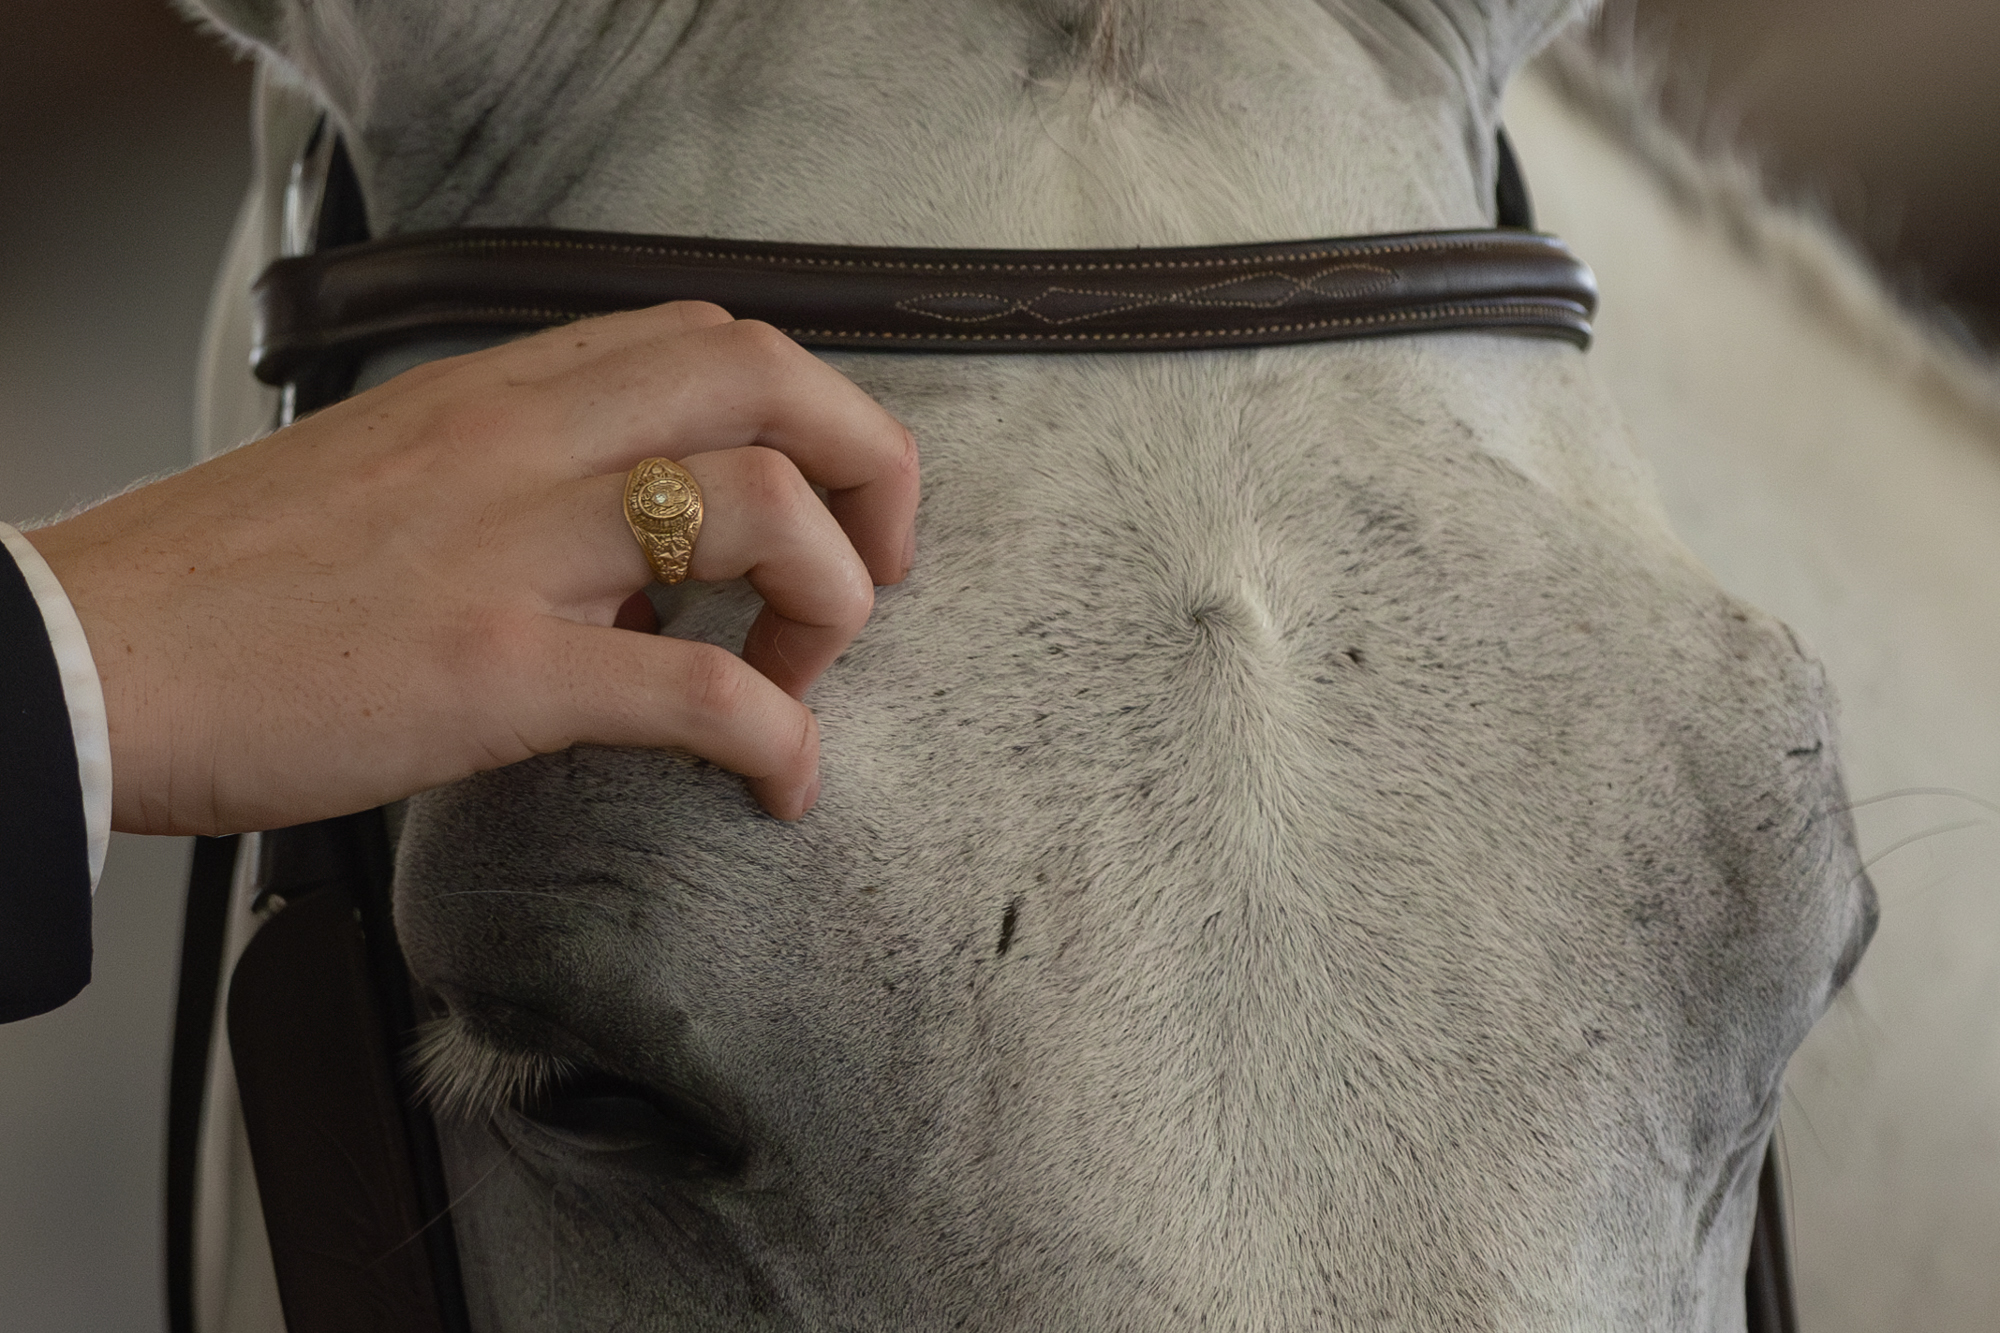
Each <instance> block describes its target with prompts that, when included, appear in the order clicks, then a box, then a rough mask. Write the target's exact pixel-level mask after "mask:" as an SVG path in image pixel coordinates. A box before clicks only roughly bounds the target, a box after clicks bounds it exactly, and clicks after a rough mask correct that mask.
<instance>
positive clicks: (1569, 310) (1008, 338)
mask: <svg viewBox="0 0 2000 1333" xmlns="http://www.w3.org/2000/svg"><path fill="white" fill-rule="evenodd" d="M607 313H609V312H607V311H601V310H541V309H535V308H531V307H527V306H486V307H483V308H479V309H471V310H444V311H430V312H426V319H425V321H424V322H426V323H438V324H452V323H458V324H478V323H482V322H494V323H500V322H512V321H515V320H532V321H536V322H539V323H545V324H548V325H551V326H553V325H557V324H571V323H575V322H576V321H578V320H582V319H594V318H596V317H597V316H599V315H602V314H607ZM1456 315H1513V316H1520V315H1539V316H1544V317H1546V318H1548V319H1550V320H1551V321H1555V322H1567V321H1572V320H1575V319H1578V318H1580V317H1582V316H1583V312H1582V310H1580V309H1579V308H1578V307H1576V306H1574V305H1569V304H1566V303H1562V302H1550V301H1532V300H1521V301H1499V302H1485V303H1481V304H1478V305H1432V306H1424V307H1422V308H1420V309H1414V310H1386V311H1381V312H1378V313H1376V314H1372V315H1352V316H1347V317H1344V318H1337V319H1320V320H1312V321H1309V322H1305V323H1294V324H1259V325H1254V326H1251V327H1247V328H1238V329H1163V330H1159V331H1157V332H1149V333H1058V332H1046V333H1045V332H1032V333H948V332H945V331H943V330H938V331H936V332H930V331H926V332H922V333H895V332H868V331H865V330H859V329H805V328H781V329H780V332H782V333H784V334H786V335H787V336H788V337H794V338H867V339H878V340H896V339H900V340H903V341H907V342H968V343H969V342H989V343H1006V342H1099V343H1107V342H1163V341H1171V340H1175V339H1187V338H1249V337H1255V336H1257V335H1259V334H1266V333H1305V332H1308V331H1310V330H1313V329H1339V328H1361V327H1365V326H1367V325H1370V324H1408V323H1414V322H1416V321H1418V320H1424V319H1436V318H1442V317H1450V316H1456Z"/></svg>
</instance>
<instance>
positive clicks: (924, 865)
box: [212, 0, 1874, 1333]
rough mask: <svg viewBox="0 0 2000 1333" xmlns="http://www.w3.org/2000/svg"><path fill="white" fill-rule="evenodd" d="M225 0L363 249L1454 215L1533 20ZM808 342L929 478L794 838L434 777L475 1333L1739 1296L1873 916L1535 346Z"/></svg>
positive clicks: (1388, 221)
mask: <svg viewBox="0 0 2000 1333" xmlns="http://www.w3.org/2000/svg"><path fill="white" fill-rule="evenodd" d="M212 8H213V10H214V16H215V17H216V19H217V20H218V21H219V22H221V23H223V24H225V25H227V26H229V27H230V28H231V29H232V30H234V31H236V32H237V33H238V34H239V35H240V36H242V37H243V38H245V39H246V40H249V41H252V42H256V43H259V44H261V45H263V46H264V47H265V48H266V49H267V51H269V52H270V53H271V54H272V56H273V58H274V59H277V60H280V61H282V62H283V63H284V64H286V65H287V66H289V67H290V68H291V69H293V70H295V71H296V72H297V73H298V75H299V77H301V78H303V79H304V80H306V81H307V82H308V83H309V84H311V85H312V86H313V87H314V88H315V89H316V91H317V93H318V95H319V96H320V97H322V98H323V99H324V101H325V102H326V104H327V105H328V106H329V107H330V108H331V109H332V110H333V112H334V114H335V115H336V116H337V117H338V118H339V120H340V122H341V124H342V126H343V128H344V129H345V131H346V132H347V133H348V134H349V136H350V138H351V140H352V142H353V143H354V144H355V146H356V156H357V161H358V164H359V167H360V170H361V172H362V175H363V179H364V183H365V185H366V188H367V191H368V195H369V201H370V207H371V212H372V215H373V219H374V222H375V224H376V227H377V229H378V230H379V231H383V232H395V231H404V230H412V229H417V228H422V227H429V226H440V225H453V224H459V223H468V222H476V223H549V224H554V225H570V226H595V227H615V228H621V229H627V230H649V231H674V232H693V233H705V234H726V235H736V236H746V237H768V238H774V239H788V240H814V241H835V242H874V243H892V244H893V243H924V244H947V245H950V244H962V245H975V244H976V245H1094V244H1172V243H1202V242H1221V241H1241V240H1256V239H1278V238H1289V237H1299V236H1313V235H1332V234H1341V233H1354V232H1367V231H1388V230H1414V229H1419V228H1426V227H1442V226H1466V225H1479V224H1480V223H1481V222H1482V221H1486V220H1490V219H1489V218H1488V216H1487V213H1488V209H1489V207H1490V205H1489V203H1488V200H1489V198H1490V182H1491V162H1490V148H1489V147H1488V146H1487V145H1488V143H1489V142H1490V130H1491V125H1492V118H1493V116H1494V106H1495V99H1496V98H1497V96H1498V93H1499V91H1500V89H1501V88H1502V87H1503V86H1504V82H1505V79H1506V76H1507V74H1508V72H1509V71H1511V69H1512V68H1513V66H1514V65H1515V64H1516V63H1518V61H1519V60H1520V59H1522V58H1524V57H1525V55H1526V54H1528V52H1530V51H1531V50H1532V49H1533V48H1534V47H1535V45H1537V44H1538V43H1539V42H1540V40H1542V38H1543V37H1544V36H1545V35H1546V34H1547V33H1548V32H1549V31H1550V30H1551V29H1552V28H1553V27H1554V26H1555V25H1556V24H1558V23H1559V22H1560V21H1561V20H1562V19H1563V18H1564V17H1565V16H1566V14H1567V12H1568V6H1567V5H1564V4H1561V3H1556V2H1555V0H1546V2H1545V3H1536V4H1529V3H1523V4H1517V5H1497V4H1474V3H1464V2H1459V3H1447V2H1446V0H1435V3H1426V2H1425V0H1396V2H1395V3H1388V2H1386V0H1385V2H1384V3H1366V2H1364V0H1350V2H1349V3H1345V4H1339V5H1335V4H1328V5H1325V6H1322V5H1317V4H1311V3H1303V2H1296V0H1295V2H1293V3H1285V2H1284V0H1264V2H1263V3H1251V2H1249V0H1245V2H1244V3H1232V4H1220V3H1209V4H1192V3H1170V2H1169V0H1128V2H1127V3H1122V4H1105V5H1094V4H1063V3H1058V2H1056V0H1047V2H1046V3H1036V2H1033V0H1023V2H1021V3H1005V2H1003V0H932V3H928V4H921V5H919V4H896V3H886V2H881V0H878V2H877V3H862V2H861V0H852V2H850V3H830V2H828V3H818V4H805V3H793V4H786V3H765V4H761V5H757V4H740V3H739V4H732V3H726V2H718V3H706V4H679V5H677V4H671V3H662V4H639V3H603V4H598V5H565V6H557V5H555V4H553V3H546V2H538V0H519V2H517V3H512V4H507V5H500V4H487V5H477V4H471V3H466V2H464V0H435V2H433V3H421V2H419V0H405V2H404V3H399V4H394V5H390V4H380V3H365V2H364V0H319V2H318V3H313V4H306V3H303V0H299V2H297V3H278V2H274V3H268V4H249V3H238V4H224V3H218V4H215V5H213V6H212ZM836 364H838V365H839V366H840V367H841V368H842V369H843V370H845V371H846V372H847V373H848V374H850V375H851V376H853V377H854V378H855V379H856V380H857V381H858V382H859V383H860V384H861V385H862V386H863V387H864V388H866V389H868V390H869V391H870V392H872V393H875V394H876V395H878V396H879V397H880V398H881V399H882V400H883V401H884V402H885V403H887V404H888V405H889V406H890V407H891V408H892V409H893V410H894V411H896V412H897V413H898V415H899V416H901V417H902V418H903V419H904V420H905V421H906V422H908V423H909V424H910V425H911V427H912V428H913V430H914V431H915V432H916V434H917V436H918V438H919V440H920V441H921V442H922V444H923V447H924V450H925V468H926V498H925V501H924V507H923V510H922V513H921V515H920V524H919V542H920V559H919V564H918V567H917V570H916V572H915V573H914V575H913V576H912V578H911V579H910V580H909V582H908V583H906V584H905V585H903V586H901V587H899V588H896V589H892V590H886V591H885V592H884V594H883V595H882V597H881V600H880V602H879V605H878V609H877V612H876V616H875V619H874V620H873V621H872V622H871V624H870V626H869V628H868V629H867V631H866V632H865V633H864V634H863V636H862V638H861V639H860V640H859V641H858V642H857V643H856V645H855V646H854V648H853V649H852V650H851V651H850V652H849V653H848V654H847V655H846V656H845V657H844V658H843V659H842V660H841V661H840V662H839V663H838V664H836V666H835V667H834V668H833V669H832V670H831V671H830V672H829V673H828V674H827V676H826V677H825V678H824V679H823V680H822V682H821V683H820V684H819V685H818V687H817V688H816V690H815V692H814V693H813V695H812V696H811V699H810V701H811V702H812V703H813V705H814V706H815V708H816V709H817V710H818V712H819V714H820V716H821V719H822V723H823V729H824V735H825V747H826V748H825V769H824V772H825V794H824V796H823V798H822V801H821V804H820V806H819V807H818V808H817V809H816V810H815V812H814V813H813V814H812V815H811V816H810V817H809V818H808V819H807V820H805V821H804V822H802V823H801V824H799V825H797V826H787V825H781V824H778V823H775V822H774V821H771V820H769V819H767V818H765V817H763V816H761V815H760V814H758V813H757V811H756V810H755V808H754V806H753V805H752V804H751V803H750V802H749V800H748V798H747V797H746V796H745V794H744V792H743V791H742V788H741V785H740V784H739V783H738V782H737V781H735V780H734V779H732V778H730V777H729V776H728V775H726V774H723V773H720V772H717V771H715V770H712V769H709V768H706V767H705V766H702V765H699V764H697V763H694V762H692V761H689V760H686V759H682V758H678V757H675V756H671V755H661V754H653V753H639V752H620V751H607V750H597V749H579V750H576V751H572V752H569V753H566V754H562V755H557V756H551V757H548V758H545V759H542V760H538V761H533V762H530V763H527V764H522V765H517V766H515V767H514V768H511V769H507V770H504V771H502V772H499V773H495V774H491V775H488V776H485V777H482V778H479V779H475V780H473V781H470V782H466V783H462V784H459V785H458V786H456V787H453V788H449V789H446V790H443V791H439V792H435V793H431V794H429V795H427V796H425V797H422V798H419V799H418V800H417V801H416V802H414V803H413V805H412V807H411V810H410V813H409V817H408V822H407V825H406V827H405V831H404V836H403V842H402V848H401V855H400V866H399V875H400V880H399V889H398V921H399V925H400V927H401V930H402V932H403V935H404V939H405V945H406V948H407V951H408V953H409V956H410V960H411V965H412V968H413V970H414V971H415V973H416V975H417V976H418V978H419V979H420V981H422V982H423V983H424V985H425V986H426V987H427V988H428V989H429V991H430V992H431V993H432V995H433V996H434V997H435V1002H436V1004H437V1005H438V1007H439V1011H440V1017H439V1018H438V1019H437V1022H436V1026H435V1027H434V1029H433V1033H432V1038H431V1045H430V1048H429V1049H430V1060H429V1065H430V1073H431V1076H432V1078H433V1082H434V1085H435V1086H436V1087H437V1088H438V1089H439V1091H440V1104H441V1105H442V1106H443V1107H444V1108H445V1109H446V1110H447V1111H448V1112H450V1115H449V1116H448V1117H447V1121H446V1126H445V1134H446V1138H447V1147H448V1150H449V1152H450V1153H451V1155H452V1157H453V1159H454V1171H455V1175H456V1177H457V1183H458V1184H459V1186H460V1187H461V1188H462V1189H463V1191H464V1197H463V1199H462V1201H461V1203H460V1204H459V1206H458V1208H457V1211H456V1218H457V1223H458V1227H459V1235H460V1238H461V1245H462V1249H463V1251H464V1253H465V1257H466V1261H467V1267H468V1274H469V1280H470V1284H471V1287H472V1290H473V1294H474V1299H475V1305H476V1311H475V1313H476V1317H477V1321H478V1323H479V1324H480V1326H481V1327H482V1329H485V1330H489V1331H493V1333H497V1331H499V1330H508V1331H510V1333H511V1331H512V1330H521V1331H523V1333H526V1331H527V1330H539V1329H553V1328H558V1327H564V1326H570V1327H575V1326H582V1327H591V1328H618V1327H643V1328H662V1329H668V1328H689V1329H695V1328H700V1329H733V1328H743V1329H778V1328H800V1329H808V1328H810V1329H819V1328H827V1329H934V1328H953V1327H957V1328H969V1329H1053V1328H1062V1329H1077V1330H1112V1329H1134V1330H1140V1329H1145V1330H1153V1329H1163V1328H1211V1329H1277V1328H1301V1327H1325V1328H1351V1329H1370V1330H1381V1329H1408V1330H1435V1329H1447V1328H1479V1329H1519V1330H1546V1329H1579V1330H1582V1329H1589V1330H1602V1329H1614V1328H1615V1329H1632V1330H1638V1329H1658V1330H1684V1329H1728V1328H1737V1327H1740V1326H1741V1323H1742V1318H1743V1312H1742V1288H1741V1274H1742V1265H1743V1260H1744V1253H1745V1246H1746V1243H1747V1235H1748V1224H1749V1219H1750V1212H1751V1208H1752V1206H1753V1204H1754V1197H1755V1173H1756V1167H1757V1164H1758V1162H1759V1160H1760V1158H1761V1154H1762V1151H1763V1146H1764V1143H1765V1140H1766V1137H1767V1135H1768V1133H1769V1130H1770V1127H1771V1124H1772V1121H1773V1119H1774V1117H1775V1115H1776V1110H1777V1101H1776V1099H1777V1089H1778V1085H1779V1078H1780V1075H1781V1073H1782V1071H1783V1068H1784V1064H1785V1061H1786V1059H1787V1057H1788V1056H1789V1054H1790V1053H1791V1051H1792V1050H1793V1049H1795V1048H1796V1046H1797V1045H1798V1043H1799V1042H1800V1041H1801V1040H1802V1039H1803V1038H1804V1036H1805V1033H1806V1031H1807V1029H1808V1028H1809V1027H1810V1025H1811V1024H1812V1022H1813V1020H1814V1019H1815V1018H1816V1017H1817V1016H1818V1015H1819V1013H1820V1012H1821V1011H1822V1010H1823V1009H1824V1008H1825V1006H1826V1004H1827V1003H1828V1001H1829V998H1830V996H1831V995H1832V993H1833V991H1834V990H1835V989H1836V988H1837V987H1838V986H1839V984H1840V983H1841V981H1842V980H1843V979H1844V978H1845V976H1846V975H1847V973H1848V971H1849V970H1851V968H1852V966H1853V965H1854V962H1855V960H1856V959H1857V957H1858V956H1859V952H1860V949H1861V948H1862V947H1863V945H1864V944H1865V942H1866V938H1867V935H1868V932H1869V929H1870V927H1871V925H1872V921H1873V912H1874V907H1873V894H1872V890H1871V889H1870V887H1869V884H1868V881H1867V878H1866V876H1865V875H1864V874H1863V873H1862V871H1861V868H1860V866H1859V864H1858V863H1857V861H1856V858H1855V855H1854V852H1853V843H1852V837H1851V831H1850V828H1849V823H1848V819H1847V815H1846V811H1845V799H1844V797H1843V795H1842V791H1841V785H1840V781H1839V776H1838V771H1837V767H1836V763H1835V747H1834V744H1833V740H1832V736H1831V732H1830V724H1829V722H1828V717H1827V714H1828V700H1827V698H1826V691H1825V688H1824V686H1823V684H1822V682H1821V678H1820V673H1819V671H1818V669H1817V667H1816V666H1815V665H1814V664H1813V663H1812V662H1811V661H1810V660H1808V659H1807V658H1806V657H1805V656H1804V655H1803V654H1802V653H1801V652H1800V650H1799V648H1798V646H1797V644H1796V643H1795V642H1794V641H1793V640H1792V638H1791V637H1790V636H1789V635H1788V634H1787V633H1786V631H1785V630H1784V629H1783V628H1782V627H1781V626H1779V625H1778V624H1776V623H1775V622H1774V621H1771V620H1770V619H1769V618H1768V617H1765V616H1763V615H1761V614H1760V613H1758V612H1756V611H1754V610H1750V609H1748V608H1746V607H1744V606H1742V605H1740V604H1739V603H1737V602H1735V601H1733V600H1732V599H1730V598H1729V597H1728V596H1726V595H1725V594H1723V593H1722V592H1721V591H1720V590H1719V589H1717V588H1716V586H1715V585H1714V583H1713V581H1712V580H1711V579H1710V578H1709V577H1708V575H1707V574H1706V573H1705V571H1703V570H1702V569H1701V568H1700V567H1699V566H1698V565H1697V564H1696V562H1695V561H1694V560H1693V559H1692V558H1691V557H1689V556H1688V555H1687V554H1686V553H1685V551H1684V550H1683V549H1682V548H1681V546H1680V545H1679V543H1678V542H1677V541H1676V540H1675V539H1674V538H1673V536H1672V535H1671V534H1670V533H1669V532H1668V531H1667V529H1666V527H1665V524H1664V522H1663V520H1662V519H1661V517H1660V514H1659V509H1658V505H1657V502H1656V500H1655V498H1654V497H1653V495H1652V493H1651V488H1650V482H1649V481H1648V479H1647V477H1646V475H1645V473H1644V470H1643V468H1641V467H1640V466H1639V464H1638V463H1637V462H1636V461H1635V459H1634V457H1633V456H1632V453H1631V449H1630V446H1629V444H1628V442H1627V441H1626V439H1625V437H1624V434H1623V432H1622V429H1621V428H1620V426H1619V425H1618V422H1617V419H1616V414H1615V413H1614V412H1613V411H1612V409H1611V408H1610V407H1609V405H1608V403H1607V402H1606V400H1605V397H1604V394H1603V392H1602V390H1601V389H1600V388H1598V387H1597V386H1596V384H1595V383H1594V381H1593V380H1592V379H1591V377H1590V375H1589V374H1588V372H1587V370H1586V368H1585V366H1584V364H1583V360H1582V358H1581V356H1580V355H1579V354H1578V353H1577V352H1576V351H1575V350H1574V349H1573V348H1570V347H1568V346H1566V345H1562V344H1555V343H1538V342H1528V341H1519V340H1508V339H1504V338H1496V337H1484V336H1470V335H1453V336H1439V337H1430V338H1423V339H1412V340H1406V341H1395V342H1382V343H1372V344H1352V345H1341V346H1329V347H1315V348H1301V349H1285V350H1278V351H1263V352H1243V353H1219V354H1204V355H1183V356H1150V355H1149V356H1129V357H1116V358H1098V359H1089V358H1036V359H1007V358H984V359H982V358H953V359H950V360H937V359H928V358H910V357H895V356H844V357H840V358H837V359H836ZM666 609H667V611H668V625H667V629H668V632H671V633H677V634H685V635H691V636H696V637H705V638H711V639H715V640H717V641H721V642H731V641H732V640H733V639H734V638H736V637H737V636H740V634H741V632H742V629H743V627H744V626H745V624H746V623H747V617H748V616H749V615H750V614H751V612H752V611H753V610H754V606H753V603H752V600H751V599H750V598H749V597H748V595H747V594H746V593H745V592H744V590H743V589H741V588H738V587H718V588H697V589H694V590H692V591H689V592H686V593H683V594H681V595H680V596H679V597H678V598H677V599H675V600H674V601H673V603H672V604H671V605H669V606H667V608H666ZM585 1074H589V1075H591V1076H592V1077H594V1078H595V1079H596V1080H597V1082H596V1083H592V1082H589V1081H582V1082H579V1081H577V1080H578V1079H579V1077H580V1076H582V1075H585ZM607 1079H608V1080H616V1082H615V1083H608V1082H605V1080H607ZM536 1085H546V1086H539V1087H538V1086H536ZM550 1086H552V1087H553V1090H554V1092H553V1095H550Z"/></svg>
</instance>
